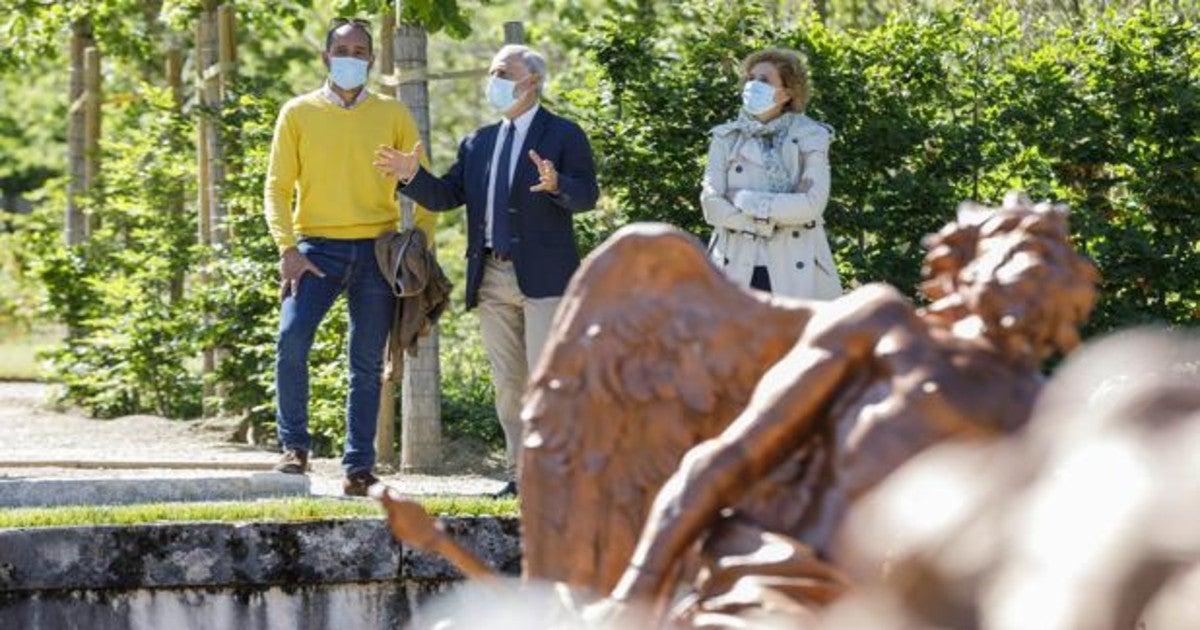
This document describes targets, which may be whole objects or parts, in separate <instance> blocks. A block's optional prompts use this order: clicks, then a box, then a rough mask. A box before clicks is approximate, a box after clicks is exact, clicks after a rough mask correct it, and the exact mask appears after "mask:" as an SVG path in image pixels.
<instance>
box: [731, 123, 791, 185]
mask: <svg viewBox="0 0 1200 630" xmlns="http://www.w3.org/2000/svg"><path fill="white" fill-rule="evenodd" d="M795 116H796V114H794V113H793V112H784V113H783V114H780V115H779V116H777V117H775V118H774V119H773V120H771V121H770V122H767V123H763V122H761V121H759V120H758V119H757V118H755V117H753V116H751V115H750V114H747V113H746V112H745V111H743V112H741V113H740V114H738V119H737V121H735V122H734V123H733V125H734V127H735V128H736V129H737V131H738V133H739V134H740V135H741V139H740V140H739V143H738V144H739V145H740V144H741V143H742V142H748V141H754V142H756V143H757V144H758V147H757V148H758V150H759V153H760V154H761V156H762V165H763V168H764V169H765V170H766V173H767V186H768V188H770V190H768V191H767V192H791V191H792V190H793V189H794V188H795V182H794V181H792V176H791V175H790V174H789V173H788V170H787V167H786V166H784V163H783V139H784V136H785V135H786V134H787V130H788V128H789V127H791V125H792V120H793V118H794V117H795Z"/></svg>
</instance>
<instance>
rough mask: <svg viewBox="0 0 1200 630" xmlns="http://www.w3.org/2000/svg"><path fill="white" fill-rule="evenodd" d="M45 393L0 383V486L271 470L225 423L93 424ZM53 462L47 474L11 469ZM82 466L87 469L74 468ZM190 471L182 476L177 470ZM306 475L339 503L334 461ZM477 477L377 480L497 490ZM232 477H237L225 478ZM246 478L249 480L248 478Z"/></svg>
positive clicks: (267, 456)
mask: <svg viewBox="0 0 1200 630" xmlns="http://www.w3.org/2000/svg"><path fill="white" fill-rule="evenodd" d="M47 388H48V386H47V385H44V384H41V383H12V382H0V462H8V465H7V466H6V465H5V464H4V463H0V480H15V479H89V478H90V479H99V478H105V479H113V478H178V479H186V478H194V477H199V476H219V475H228V474H231V473H230V471H229V470H228V469H229V468H231V467H232V468H237V467H245V468H248V469H254V468H257V469H258V470H262V469H264V468H267V467H269V466H270V465H271V464H273V463H274V462H275V459H276V457H277V455H276V454H275V453H274V452H271V451H267V450H263V449H261V448H258V447H254V446H250V445H244V444H233V443H230V442H228V441H227V436H228V434H229V425H228V423H220V422H209V421H178V420H167V419H165V418H160V417H156V416H126V417H124V418H116V419H112V420H95V419H92V418H88V417H86V416H84V415H82V414H80V413H77V412H72V411H70V410H65V411H60V410H54V409H51V408H49V407H48V406H47V405H46V402H45V401H46V400H47V395H48V393H49V392H48V389H47ZM24 462H55V463H56V465H55V466H53V467H39V468H32V467H29V466H27V465H14V464H16V463H24ZM78 462H84V463H86V464H87V466H86V467H78V465H77V464H75V463H78ZM105 462H112V463H116V462H150V463H153V462H162V463H169V464H170V465H171V467H170V468H153V467H148V468H139V469H123V468H122V469H112V468H109V469H104V468H99V467H98V466H99V465H102V464H104V463H105ZM181 463H188V464H195V467H194V468H181V467H179V464H181ZM311 465H312V473H311V474H310V479H311V484H312V485H311V488H312V492H313V494H317V495H340V494H341V470H340V468H339V462H338V460H336V459H315V460H313V461H312V462H311ZM473 468H475V469H476V470H479V471H481V472H480V473H475V474H458V475H444V476H434V475H401V474H385V475H381V478H382V479H383V480H384V481H385V482H387V483H388V484H390V485H392V486H393V487H395V488H397V489H398V490H400V491H401V492H403V493H406V494H456V495H475V494H485V493H489V492H494V491H496V490H498V489H499V488H500V487H501V486H502V485H503V484H502V482H501V481H500V480H499V479H498V478H497V477H493V476H488V475H487V474H486V472H487V468H486V466H476V467H473ZM232 474H238V473H232ZM245 474H251V473H250V471H247V472H246V473H245Z"/></svg>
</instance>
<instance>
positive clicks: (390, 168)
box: [371, 140, 421, 183]
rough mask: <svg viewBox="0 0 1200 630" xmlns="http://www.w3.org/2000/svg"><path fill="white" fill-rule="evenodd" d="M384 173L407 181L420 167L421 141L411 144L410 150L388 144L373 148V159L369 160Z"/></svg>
mask: <svg viewBox="0 0 1200 630" xmlns="http://www.w3.org/2000/svg"><path fill="white" fill-rule="evenodd" d="M371 164H374V165H375V168H377V169H379V170H380V171H381V172H382V173H383V174H384V175H388V176H389V177H395V178H396V179H398V180H400V181H402V182H404V183H408V180H410V179H412V178H413V175H416V174H417V169H418V168H421V141H420V140H417V143H416V144H415V145H413V148H412V151H401V150H400V149H393V148H392V147H388V146H382V145H381V146H380V147H379V148H378V149H376V150H375V161H374V162H371Z"/></svg>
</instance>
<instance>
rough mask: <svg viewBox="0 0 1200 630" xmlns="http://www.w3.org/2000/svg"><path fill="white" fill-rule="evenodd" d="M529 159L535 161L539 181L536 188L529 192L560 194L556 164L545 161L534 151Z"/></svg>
mask: <svg viewBox="0 0 1200 630" xmlns="http://www.w3.org/2000/svg"><path fill="white" fill-rule="evenodd" d="M529 159H531V160H533V165H534V166H536V167H537V170H538V179H539V181H538V183H537V185H536V186H530V187H529V191H530V192H548V193H550V194H554V193H556V192H558V171H557V170H555V168H554V162H551V161H550V160H543V159H542V156H540V155H538V152H537V151H534V150H533V149H530V150H529Z"/></svg>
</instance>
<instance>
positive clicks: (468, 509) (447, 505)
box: [0, 496, 517, 528]
mask: <svg viewBox="0 0 1200 630" xmlns="http://www.w3.org/2000/svg"><path fill="white" fill-rule="evenodd" d="M419 501H420V502H421V504H422V505H424V506H425V509H426V510H427V511H429V512H430V513H431V514H437V515H444V516H516V515H517V501H516V499H491V498H486V497H438V496H435V497H424V498H421V499H419ZM381 516H383V508H381V507H380V506H379V504H378V503H376V502H375V501H368V500H358V499H333V498H328V499H277V500H270V501H248V502H222V503H152V504H146V505H114V506H69V507H54V508H18V509H11V510H0V528H6V527H72V526H79V525H142V524H148V523H165V522H180V521H193V522H195V521H207V522H213V521H216V522H242V521H318V520H329V519H342V518H378V517H381Z"/></svg>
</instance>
